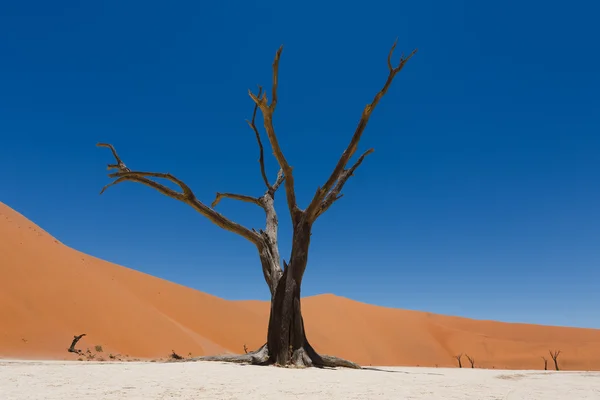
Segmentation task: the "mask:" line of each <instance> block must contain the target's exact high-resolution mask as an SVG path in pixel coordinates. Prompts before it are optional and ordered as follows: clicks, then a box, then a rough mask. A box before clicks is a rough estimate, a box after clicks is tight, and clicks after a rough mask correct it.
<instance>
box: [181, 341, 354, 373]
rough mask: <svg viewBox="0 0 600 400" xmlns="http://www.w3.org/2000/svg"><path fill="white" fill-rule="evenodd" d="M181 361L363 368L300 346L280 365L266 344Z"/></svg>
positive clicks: (295, 366) (296, 366)
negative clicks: (251, 348)
mask: <svg viewBox="0 0 600 400" xmlns="http://www.w3.org/2000/svg"><path fill="white" fill-rule="evenodd" d="M181 361H221V362H230V363H238V364H250V365H274V366H277V367H294V368H308V367H317V368H339V367H342V368H353V369H362V367H361V366H360V365H358V364H356V363H353V362H352V361H348V360H345V359H343V358H339V357H334V356H328V355H320V354H317V352H316V351H314V349H313V348H312V347H310V346H309V347H308V348H307V349H304V348H300V349H297V350H296V351H294V353H293V355H292V357H291V361H290V364H288V365H280V364H277V363H275V362H274V361H273V357H270V354H269V349H268V347H267V345H266V344H264V345H262V346H261V347H260V348H259V349H258V350H255V351H251V352H248V353H246V354H222V355H216V356H201V357H194V358H188V359H185V360H181Z"/></svg>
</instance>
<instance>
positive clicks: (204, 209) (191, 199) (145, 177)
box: [97, 143, 262, 245]
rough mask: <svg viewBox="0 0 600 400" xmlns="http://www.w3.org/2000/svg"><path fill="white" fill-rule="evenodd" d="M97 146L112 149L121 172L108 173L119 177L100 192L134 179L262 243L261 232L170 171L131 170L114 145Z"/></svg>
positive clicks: (222, 226) (231, 229)
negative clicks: (214, 206)
mask: <svg viewBox="0 0 600 400" xmlns="http://www.w3.org/2000/svg"><path fill="white" fill-rule="evenodd" d="M97 146H98V147H108V148H110V149H111V150H112V152H113V156H114V157H115V160H116V161H117V164H116V167H115V166H114V164H113V165H112V166H113V168H117V169H119V172H115V173H111V174H109V175H108V176H109V177H111V178H117V179H116V180H115V181H113V182H111V183H110V184H108V185H106V186H105V187H104V188H103V189H102V191H101V192H100V194H102V193H104V191H105V190H106V189H107V188H108V187H110V186H113V185H116V184H119V183H121V182H124V181H133V182H138V183H142V184H144V185H146V186H149V187H151V188H153V189H156V190H157V191H159V192H160V193H162V194H164V195H165V196H168V197H171V198H173V199H175V200H179V201H181V202H183V203H186V204H188V205H189V206H191V207H193V208H194V209H195V210H196V211H198V212H199V213H200V214H202V215H204V216H205V217H206V218H208V219H209V220H210V221H211V222H212V223H214V224H215V225H217V226H219V227H221V228H223V229H226V230H228V231H230V232H233V233H237V234H238V235H240V236H242V237H244V238H246V239H248V240H249V241H250V242H252V243H254V244H255V245H260V244H261V240H262V239H261V237H260V235H259V234H257V233H255V232H253V231H251V230H250V229H248V228H246V227H244V226H242V225H240V224H238V223H235V222H233V221H231V220H229V219H228V218H227V217H225V216H223V215H222V214H220V213H218V212H217V211H215V210H213V209H212V208H210V207H208V206H206V205H205V204H204V203H202V202H201V201H200V200H198V199H197V198H196V196H195V195H194V193H193V192H192V190H191V189H190V187H189V186H188V185H186V184H185V183H184V182H183V181H181V180H180V179H178V178H176V177H175V176H173V175H171V174H168V173H160V172H143V171H131V170H130V169H129V168H127V167H126V166H125V164H124V163H123V161H122V160H121V159H120V158H119V156H118V154H117V152H116V150H115V148H114V147H113V146H112V145H110V144H106V143H98V145H97ZM109 167H111V164H109ZM149 177H152V178H163V179H168V180H169V181H171V182H173V183H175V184H177V185H178V186H179V187H180V188H181V192H177V191H175V190H173V189H171V188H168V187H167V186H165V185H163V184H160V183H158V182H156V181H154V180H152V179H149Z"/></svg>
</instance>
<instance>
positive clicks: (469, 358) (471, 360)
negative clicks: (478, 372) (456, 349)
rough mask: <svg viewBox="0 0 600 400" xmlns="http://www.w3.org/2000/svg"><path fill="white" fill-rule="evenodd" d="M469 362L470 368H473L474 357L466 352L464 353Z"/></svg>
mask: <svg viewBox="0 0 600 400" xmlns="http://www.w3.org/2000/svg"><path fill="white" fill-rule="evenodd" d="M465 356H466V357H467V359H468V360H469V362H470V363H471V368H475V359H474V358H473V357H471V356H470V355H468V354H465Z"/></svg>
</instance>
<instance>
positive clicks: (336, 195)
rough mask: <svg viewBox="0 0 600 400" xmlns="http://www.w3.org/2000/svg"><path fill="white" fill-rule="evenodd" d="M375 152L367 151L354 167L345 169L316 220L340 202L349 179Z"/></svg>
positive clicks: (318, 212)
mask: <svg viewBox="0 0 600 400" xmlns="http://www.w3.org/2000/svg"><path fill="white" fill-rule="evenodd" d="M373 151H374V150H373V149H369V150H367V151H365V152H364V153H363V154H362V155H361V156H360V157H359V158H358V160H356V163H354V165H353V166H352V167H350V168H349V169H345V170H344V171H343V172H342V174H341V175H340V178H339V179H338V181H337V183H336V184H335V186H334V187H333V189H332V190H331V191H330V192H329V193H328V194H327V196H325V199H324V200H323V202H322V203H321V207H320V208H319V209H318V210H317V215H316V216H315V219H316V218H318V217H319V215H321V214H323V213H324V212H325V211H327V209H329V207H331V205H332V204H333V203H334V202H335V201H336V200H339V199H341V198H342V197H343V196H344V195H343V194H341V191H342V189H343V188H344V185H345V184H346V181H347V180H348V178H350V177H351V176H352V175H354V171H356V168H358V167H359V166H360V164H362V162H363V160H364V159H365V157H366V156H368V155H369V154H371V153H372V152H373Z"/></svg>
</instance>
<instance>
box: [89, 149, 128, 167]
mask: <svg viewBox="0 0 600 400" xmlns="http://www.w3.org/2000/svg"><path fill="white" fill-rule="evenodd" d="M96 146H98V147H107V148H109V149H110V151H112V153H113V156H114V157H115V160H117V163H116V164H108V170H109V171H110V170H111V169H118V170H119V171H123V172H126V171H129V168H127V166H126V165H125V163H124V162H123V161H121V158H119V155H118V154H117V151H116V150H115V148H114V147H113V145H112V144H109V143H98V144H97V145H96Z"/></svg>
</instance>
